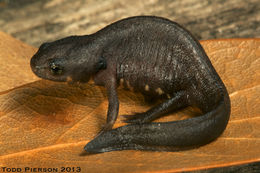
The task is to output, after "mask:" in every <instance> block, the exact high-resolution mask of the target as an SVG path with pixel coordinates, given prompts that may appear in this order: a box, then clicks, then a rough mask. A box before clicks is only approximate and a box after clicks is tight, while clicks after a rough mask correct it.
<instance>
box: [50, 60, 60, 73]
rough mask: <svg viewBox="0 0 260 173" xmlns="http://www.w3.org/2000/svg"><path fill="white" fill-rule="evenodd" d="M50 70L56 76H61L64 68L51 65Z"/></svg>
mask: <svg viewBox="0 0 260 173" xmlns="http://www.w3.org/2000/svg"><path fill="white" fill-rule="evenodd" d="M50 70H51V72H52V74H54V75H61V74H62V72H63V68H62V67H60V66H58V65H56V64H55V63H53V62H52V63H50Z"/></svg>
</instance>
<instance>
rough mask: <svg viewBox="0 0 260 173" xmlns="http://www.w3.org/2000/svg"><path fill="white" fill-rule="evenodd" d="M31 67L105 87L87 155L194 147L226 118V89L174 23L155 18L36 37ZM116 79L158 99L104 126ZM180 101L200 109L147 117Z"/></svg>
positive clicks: (112, 112) (114, 102)
mask: <svg viewBox="0 0 260 173" xmlns="http://www.w3.org/2000/svg"><path fill="white" fill-rule="evenodd" d="M31 68H32V71H33V72H34V73H35V74H36V75H37V76H39V77H41V78H44V79H49V80H53V81H61V82H65V81H68V82H74V83H75V82H76V83H86V82H88V81H89V79H91V78H93V79H94V82H95V84H96V85H99V86H104V87H105V88H106V89H107V95H108V101H109V105H108V112H107V123H106V125H105V126H104V129H103V130H102V132H101V133H100V134H99V135H98V136H97V137H96V138H95V139H93V140H92V141H90V142H89V143H88V144H87V145H86V146H85V148H84V149H85V150H86V151H87V152H89V153H100V152H108V151H115V150H153V151H179V150H185V149H190V148H195V147H199V146H201V145H205V144H207V143H209V142H211V141H213V140H215V139H216V138H217V137H219V136H220V135H221V134H222V132H223V131H224V129H225V128H226V126H227V123H228V120H229V116H230V99H229V96H228V93H227V90H226V88H225V86H224V84H223V82H222V80H221V79H220V77H219V75H218V74H217V72H216V71H215V69H214V67H213V66H212V64H211V62H210V60H209V58H208V56H207V55H206V53H205V51H204V50H203V48H202V46H201V45H200V43H199V42H198V41H197V40H196V39H195V38H194V37H193V36H192V35H191V33H189V32H188V31H187V30H186V29H184V28H183V27H181V26H180V25H179V24H177V23H175V22H172V21H170V20H168V19H164V18H161V17H155V16H137V17H130V18H127V19H123V20H120V21H117V22H115V23H113V24H111V25H108V26H106V27H105V28H103V29H101V30H99V31H98V32H96V33H94V34H91V35H85V36H70V37H66V38H63V39H60V40H57V41H54V42H49V43H44V44H42V45H41V46H40V48H39V50H38V52H37V53H36V54H35V55H34V56H33V57H32V59H31ZM119 85H123V86H125V87H126V88H128V89H131V90H134V91H139V92H141V93H143V94H144V95H145V97H146V98H148V100H149V98H164V100H163V102H161V103H159V104H158V105H156V106H154V107H152V108H151V109H149V110H148V111H147V112H144V113H137V114H135V115H131V116H130V115H128V116H125V122H127V123H129V124H128V125H126V126H122V127H119V128H116V129H112V127H113V125H114V123H115V121H116V119H117V116H118V109H119V101H118V96H117V87H118V86H119ZM187 106H194V107H197V108H199V109H200V110H201V112H202V115H201V116H197V117H193V118H190V119H186V120H181V121H173V122H151V121H153V120H155V119H157V118H159V117H161V116H164V115H167V114H169V113H170V112H174V111H177V110H179V109H181V108H185V107H187Z"/></svg>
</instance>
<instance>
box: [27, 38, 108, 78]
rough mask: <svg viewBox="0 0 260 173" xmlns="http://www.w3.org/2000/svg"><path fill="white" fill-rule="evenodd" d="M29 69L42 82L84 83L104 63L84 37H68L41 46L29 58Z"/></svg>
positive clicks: (102, 66) (103, 66) (104, 66)
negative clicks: (44, 80)
mask: <svg viewBox="0 0 260 173" xmlns="http://www.w3.org/2000/svg"><path fill="white" fill-rule="evenodd" d="M31 68H32V71H33V72H34V73H35V74H36V75H37V76H39V77H41V78H43V79H48V80H53V81H61V82H66V81H68V82H72V83H74V82H83V83H85V82H88V81H89V79H90V77H91V76H92V75H93V74H95V73H96V72H98V71H99V70H100V69H102V68H106V64H105V60H104V59H102V58H101V57H99V55H97V51H95V50H94V48H90V46H89V44H88V38H87V37H86V36H71V37H67V38H63V39H61V40H57V41H54V42H50V43H44V44H42V45H41V46H40V48H39V50H38V51H37V53H36V54H35V55H34V56H33V57H32V59H31Z"/></svg>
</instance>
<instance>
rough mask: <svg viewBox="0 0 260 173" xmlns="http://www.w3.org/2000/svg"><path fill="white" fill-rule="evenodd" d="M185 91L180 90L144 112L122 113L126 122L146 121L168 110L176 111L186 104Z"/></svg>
mask: <svg viewBox="0 0 260 173" xmlns="http://www.w3.org/2000/svg"><path fill="white" fill-rule="evenodd" d="M186 98H187V97H186V93H185V92H183V91H180V92H178V93H176V94H175V96H174V97H172V98H170V99H168V100H166V101H164V102H162V103H160V104H158V105H156V106H154V107H152V108H151V109H149V110H148V111H146V112H142V113H136V114H134V115H123V116H124V118H125V119H124V120H123V121H124V122H126V123H147V122H151V121H153V120H155V119H157V118H159V117H161V116H163V115H165V114H167V113H169V112H172V111H176V110H178V109H181V108H183V107H186V106H188V101H187V99H186Z"/></svg>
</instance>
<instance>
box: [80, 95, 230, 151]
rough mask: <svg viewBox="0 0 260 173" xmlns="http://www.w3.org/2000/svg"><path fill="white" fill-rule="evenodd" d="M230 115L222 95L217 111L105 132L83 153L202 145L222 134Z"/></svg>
mask: <svg viewBox="0 0 260 173" xmlns="http://www.w3.org/2000/svg"><path fill="white" fill-rule="evenodd" d="M229 115H230V100H229V96H228V95H227V94H225V95H224V96H223V98H222V100H221V101H220V102H219V104H218V105H217V106H216V108H215V109H214V110H212V111H210V112H208V113H206V114H204V115H202V116H198V117H194V118H190V119H186V120H181V121H173V122H164V123H155V122H154V123H145V124H129V125H126V126H123V127H119V128H116V129H113V130H110V131H107V132H104V133H102V134H100V135H99V136H97V137H96V138H95V139H93V140H92V141H90V142H89V143H88V144H87V145H86V146H85V148H84V149H85V150H86V151H87V152H89V153H102V152H109V151H115V150H153V151H179V150H185V149H190V148H195V147H199V146H201V145H205V144H207V143H209V142H211V141H213V140H214V139H216V138H217V137H218V136H220V135H221V134H222V132H223V131H224V130H225V128H226V126H227V123H228V120H229Z"/></svg>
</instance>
